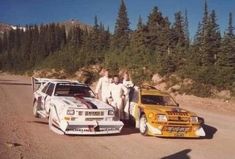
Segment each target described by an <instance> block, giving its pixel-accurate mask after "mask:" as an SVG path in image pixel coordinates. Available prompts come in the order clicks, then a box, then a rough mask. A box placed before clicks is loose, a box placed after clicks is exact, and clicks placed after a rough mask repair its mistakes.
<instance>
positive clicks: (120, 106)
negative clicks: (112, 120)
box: [109, 76, 128, 120]
mask: <svg viewBox="0 0 235 159" xmlns="http://www.w3.org/2000/svg"><path fill="white" fill-rule="evenodd" d="M109 88H110V94H111V97H112V100H113V101H112V102H111V105H112V106H114V107H115V108H116V111H117V114H118V117H119V119H120V120H124V103H123V101H124V99H125V96H127V95H128V90H127V88H126V87H125V86H124V85H123V84H122V83H120V82H119V77H118V76H114V79H113V83H112V84H111V85H110V87H109Z"/></svg>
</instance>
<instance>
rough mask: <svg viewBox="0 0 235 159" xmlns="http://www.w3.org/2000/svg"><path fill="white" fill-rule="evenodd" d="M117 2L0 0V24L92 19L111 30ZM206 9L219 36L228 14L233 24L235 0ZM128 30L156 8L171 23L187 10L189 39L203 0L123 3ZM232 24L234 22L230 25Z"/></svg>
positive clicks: (216, 1) (219, 0) (214, 1)
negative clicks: (218, 30) (214, 19)
mask: <svg viewBox="0 0 235 159" xmlns="http://www.w3.org/2000/svg"><path fill="white" fill-rule="evenodd" d="M120 1H121V0H0V22H2V23H7V24H12V25H22V26H24V25H26V24H41V23H44V24H46V23H50V22H62V21H65V20H70V19H78V20H79V21H81V22H83V23H86V24H90V25H93V23H94V16H97V17H98V20H99V21H101V22H102V23H103V24H104V25H105V26H109V28H110V30H111V31H113V28H114V26H115V21H116V18H117V14H118V9H119V6H120ZM207 2H208V7H209V10H210V11H211V10H212V9H214V10H215V11H216V14H217V19H218V21H217V22H218V24H219V26H220V30H221V32H222V33H223V32H224V31H225V29H226V27H227V25H228V14H229V12H232V13H233V15H234V18H233V20H234V21H235V0H207ZM125 3H126V6H127V11H128V17H129V21H130V28H131V29H135V28H136V24H137V21H138V17H139V16H141V17H142V19H143V21H144V22H146V21H147V18H148V15H149V13H150V12H151V10H152V9H153V7H154V6H157V7H158V8H159V10H160V11H161V12H162V13H163V15H164V16H167V17H168V18H169V20H170V21H171V23H173V22H174V13H176V12H177V11H182V12H184V11H185V9H187V11H188V20H189V30H190V36H191V37H192V36H194V34H195V32H196V30H197V26H198V23H199V21H201V19H202V16H203V8H204V3H205V0H125ZM234 24H235V22H234Z"/></svg>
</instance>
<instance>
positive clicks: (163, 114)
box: [131, 86, 205, 138]
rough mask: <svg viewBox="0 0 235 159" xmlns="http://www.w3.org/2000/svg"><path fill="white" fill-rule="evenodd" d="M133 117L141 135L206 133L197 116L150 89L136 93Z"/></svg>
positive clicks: (195, 135)
mask: <svg viewBox="0 0 235 159" xmlns="http://www.w3.org/2000/svg"><path fill="white" fill-rule="evenodd" d="M134 94H135V96H136V97H134V96H133V100H132V102H131V107H132V109H131V115H132V117H133V118H134V120H135V125H136V127H137V128H139V130H140V133H141V134H142V135H153V136H159V137H187V138H188V137H189V138H190V137H193V138H196V137H201V136H205V132H204V130H203V128H202V126H201V121H199V119H198V116H197V115H196V114H195V113H192V112H189V111H187V110H185V109H182V108H179V104H178V103H176V102H175V100H174V99H173V98H172V97H171V96H170V95H169V94H168V93H164V92H162V91H160V90H157V89H155V88H154V87H151V86H143V87H141V88H140V89H138V90H135V93H134Z"/></svg>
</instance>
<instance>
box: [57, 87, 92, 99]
mask: <svg viewBox="0 0 235 159" xmlns="http://www.w3.org/2000/svg"><path fill="white" fill-rule="evenodd" d="M55 96H69V97H74V96H81V97H92V98H93V97H95V95H94V93H93V92H92V90H91V89H90V88H89V87H87V86H82V85H79V84H77V83H58V84H57V85H56V89H55Z"/></svg>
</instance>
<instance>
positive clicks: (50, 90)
mask: <svg viewBox="0 0 235 159" xmlns="http://www.w3.org/2000/svg"><path fill="white" fill-rule="evenodd" d="M54 87H55V85H54V84H53V83H51V84H50V85H49V87H48V89H47V91H46V94H47V95H49V96H51V95H52V93H53V90H54Z"/></svg>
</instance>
